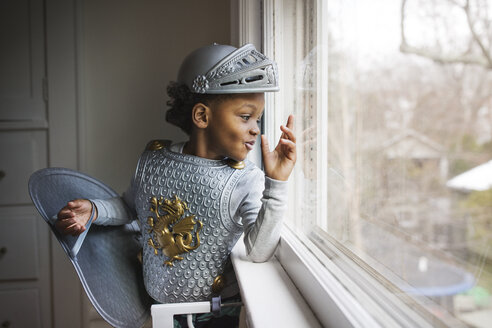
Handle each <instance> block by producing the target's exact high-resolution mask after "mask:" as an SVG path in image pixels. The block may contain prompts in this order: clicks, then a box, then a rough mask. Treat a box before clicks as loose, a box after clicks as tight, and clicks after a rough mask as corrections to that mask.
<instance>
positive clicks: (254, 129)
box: [249, 124, 260, 136]
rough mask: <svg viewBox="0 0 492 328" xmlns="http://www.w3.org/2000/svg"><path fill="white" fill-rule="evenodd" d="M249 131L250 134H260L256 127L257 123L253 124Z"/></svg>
mask: <svg viewBox="0 0 492 328" xmlns="http://www.w3.org/2000/svg"><path fill="white" fill-rule="evenodd" d="M249 133H251V134H252V135H254V136H256V135H258V134H260V128H259V127H258V124H255V125H254V126H253V127H252V128H251V130H249Z"/></svg>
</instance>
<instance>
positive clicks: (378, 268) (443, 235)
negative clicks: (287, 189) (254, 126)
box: [271, 0, 492, 327]
mask: <svg viewBox="0 0 492 328" xmlns="http://www.w3.org/2000/svg"><path fill="white" fill-rule="evenodd" d="M466 4H468V6H467V5H466ZM276 10H277V12H276V13H277V14H279V12H281V14H280V15H279V16H281V19H280V18H279V17H278V16H277V17H272V18H271V19H273V20H274V23H275V24H276V25H275V31H276V32H275V33H276V34H275V58H276V59H277V61H278V62H279V65H280V72H281V74H282V81H281V82H282V91H281V93H280V94H279V95H278V96H277V97H276V101H275V102H276V108H277V112H276V118H277V119H278V122H277V123H278V124H281V123H282V120H284V119H285V117H286V116H287V115H288V114H289V113H294V114H295V116H296V131H297V136H298V151H299V158H298V164H297V166H296V170H295V174H294V176H293V177H292V178H291V182H292V183H291V189H292V190H291V195H292V197H293V199H292V200H291V201H290V202H289V206H291V208H290V211H289V213H291V214H292V215H291V217H290V218H289V224H290V225H291V226H292V227H294V229H297V231H299V232H302V233H305V234H306V235H308V236H309V235H310V236H315V237H316V238H315V239H318V238H320V236H321V237H323V236H326V237H327V239H330V240H331V239H333V240H334V241H335V242H336V243H337V245H341V246H343V247H344V248H345V249H346V250H348V253H350V254H352V256H353V257H354V258H357V261H359V260H362V261H363V263H365V265H368V266H369V267H370V268H371V270H375V272H377V273H378V275H380V279H381V280H384V281H389V282H391V283H392V284H393V286H396V287H397V290H399V291H403V292H404V293H406V295H411V296H412V297H413V298H414V299H416V300H418V301H419V302H421V303H422V304H425V305H426V307H427V309H428V310H429V311H430V312H431V313H432V314H433V315H435V316H437V317H438V318H441V319H443V320H444V321H445V322H448V323H449V322H455V323H459V322H463V323H464V324H466V325H469V326H476V327H485V326H487V325H488V324H489V322H490V320H492V298H491V296H490V294H491V293H492V249H491V248H492V2H491V1H487V0H482V1H480V0H475V1H469V2H468V1H451V0H434V1H424V0H407V1H394V0H378V1H367V0H365V1H364V0H330V1H314V0H313V1H307V0H306V1H301V0H289V1H282V5H281V6H278V7H276ZM381 277H382V278H381Z"/></svg>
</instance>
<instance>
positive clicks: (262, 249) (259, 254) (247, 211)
mask: <svg viewBox="0 0 492 328" xmlns="http://www.w3.org/2000/svg"><path fill="white" fill-rule="evenodd" d="M293 128H294V116H292V115H289V118H288V119H287V124H286V125H285V126H280V130H281V131H282V135H281V137H280V140H279V142H278V144H277V146H276V147H275V149H274V150H273V151H271V152H270V149H269V145H268V140H267V139H266V137H265V136H261V153H262V158H263V165H264V168H265V174H266V177H265V184H264V188H265V189H264V190H263V197H261V195H255V194H254V191H253V193H249V197H248V198H249V199H251V201H250V202H248V201H247V200H245V202H244V204H243V205H242V206H241V207H242V208H241V209H240V210H242V212H243V213H242V214H241V217H242V218H243V224H244V227H245V237H244V242H245V244H246V251H247V252H248V255H249V257H250V258H251V260H252V261H254V262H264V261H266V260H268V259H269V258H270V257H271V256H272V255H273V253H274V252H275V248H276V247H277V244H278V241H279V239H280V231H281V229H282V217H283V215H284V212H285V207H286V202H287V180H288V178H289V176H290V173H291V172H292V169H293V168H294V164H295V162H296V158H297V151H296V137H295V135H294V131H293ZM253 181H255V180H253ZM256 181H257V179H256ZM254 189H256V190H262V189H261V187H256V188H254ZM260 197H261V207H260V209H259V211H258V206H255V199H260ZM256 213H258V214H257V217H256V220H255V216H256V215H255V214H256ZM253 220H254V221H253Z"/></svg>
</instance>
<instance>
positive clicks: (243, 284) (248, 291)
mask: <svg viewBox="0 0 492 328" xmlns="http://www.w3.org/2000/svg"><path fill="white" fill-rule="evenodd" d="M231 259H232V263H233V265H234V269H235V271H236V276H237V280H238V283H239V287H240V289H241V296H242V300H243V303H244V307H245V310H246V323H247V326H248V327H249V328H254V327H296V328H297V327H321V325H320V323H319V322H318V320H317V319H316V316H315V315H314V314H313V312H312V311H311V309H310V307H309V305H308V304H307V303H306V301H305V300H304V298H303V296H302V295H301V294H300V293H299V291H298V290H297V288H296V286H295V285H294V283H293V282H292V281H291V280H290V278H289V276H288V275H287V273H286V272H285V270H284V269H283V268H282V266H281V265H280V263H279V262H278V260H277V258H276V257H273V258H272V259H271V260H270V261H268V262H265V263H253V262H251V261H249V260H248V259H247V258H246V250H245V247H244V243H243V241H242V240H240V241H238V243H237V244H236V246H235V247H234V249H233V251H232V254H231Z"/></svg>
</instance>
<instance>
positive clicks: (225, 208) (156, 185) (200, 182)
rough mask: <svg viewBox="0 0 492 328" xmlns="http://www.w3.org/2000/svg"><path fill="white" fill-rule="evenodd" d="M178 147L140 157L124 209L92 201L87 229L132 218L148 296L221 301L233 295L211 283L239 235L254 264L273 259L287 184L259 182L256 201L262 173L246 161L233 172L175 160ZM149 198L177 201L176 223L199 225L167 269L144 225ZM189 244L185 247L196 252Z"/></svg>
mask: <svg viewBox="0 0 492 328" xmlns="http://www.w3.org/2000/svg"><path fill="white" fill-rule="evenodd" d="M182 147H183V144H176V145H172V146H171V147H170V148H169V149H167V148H163V149H159V150H147V151H145V152H144V154H143V155H142V157H141V158H140V160H139V164H138V167H137V170H136V174H135V178H134V180H133V183H132V185H131V187H130V189H129V190H128V191H127V192H126V193H125V195H124V198H125V200H126V203H127V204H126V205H128V208H126V209H125V204H124V203H123V201H122V200H121V199H120V198H113V199H111V200H97V199H94V200H92V201H93V202H94V203H95V204H96V206H97V208H98V213H99V217H98V218H97V220H95V221H94V224H103V225H119V224H124V223H128V222H130V221H131V219H132V218H131V215H132V213H135V212H136V214H137V216H138V220H139V221H140V224H141V231H142V237H143V238H142V242H143V247H144V250H143V272H144V282H145V286H146V289H147V292H148V293H149V295H150V296H151V297H152V298H154V299H155V300H157V301H159V302H162V303H173V302H191V301H203V300H209V299H211V297H212V296H213V295H214V294H215V295H216V294H221V295H222V296H223V297H228V296H232V295H233V294H234V293H235V292H237V289H235V286H234V284H233V283H234V282H233V281H228V282H227V284H228V285H229V288H228V289H226V290H224V292H222V293H221V290H220V287H217V286H216V285H217V284H214V282H217V279H219V280H220V279H222V278H223V277H224V276H223V275H224V269H225V265H226V263H227V261H228V258H229V254H230V252H231V250H232V248H233V246H234V245H235V243H236V242H237V240H238V238H239V237H240V235H241V234H242V232H243V230H244V231H245V239H244V240H245V243H246V247H247V250H248V252H249V253H250V254H251V253H252V255H253V260H257V261H265V260H267V259H268V258H269V257H270V256H271V255H272V254H273V251H274V250H275V247H276V244H277V242H278V239H279V236H280V228H281V217H282V214H283V213H282V212H283V208H284V204H285V202H284V199H283V198H284V197H285V196H286V194H287V192H286V190H285V188H286V182H284V181H276V180H272V179H269V178H266V179H267V181H266V186H267V188H266V189H265V192H264V196H263V199H261V198H262V197H261V193H262V191H263V188H264V185H265V180H264V179H265V178H264V174H263V172H262V171H260V170H259V169H258V168H257V167H256V166H255V165H254V164H253V163H251V162H250V161H246V165H245V167H244V169H234V168H231V167H230V166H229V165H227V161H224V160H209V159H205V158H200V157H196V156H192V155H185V154H182V153H181V149H182ZM153 197H156V199H157V198H160V197H162V199H163V200H168V201H172V200H173V199H174V198H175V197H177V198H178V199H180V200H183V201H184V202H185V203H186V204H187V207H188V210H185V211H183V213H182V215H181V216H180V217H183V218H184V217H189V216H192V215H194V220H195V221H197V220H199V221H201V223H202V225H203V226H202V227H201V228H200V229H199V230H200V231H199V232H197V230H198V226H195V227H194V228H193V229H192V230H193V231H191V230H190V235H191V236H192V237H193V236H195V233H197V234H198V235H199V245H198V247H197V248H196V249H193V250H191V251H189V252H183V254H180V257H182V259H181V260H174V261H171V263H170V264H171V265H169V264H166V261H169V260H170V258H169V257H168V256H166V255H164V252H163V248H164V247H161V248H156V247H154V246H155V243H156V238H155V235H156V233H155V231H154V232H153V231H152V228H151V225H150V224H149V218H151V217H152V218H153V219H155V217H156V211H155V206H154V207H153V205H152V204H151V199H152V198H153ZM262 202H263V206H262ZM168 209H169V207H168ZM125 212H126V213H125ZM157 212H158V211H157ZM161 214H163V215H166V214H167V212H166V211H161ZM177 224H178V223H177V222H176V223H175V225H174V227H176V225H177ZM174 232H176V231H174ZM258 236H260V238H259V239H258ZM194 239H195V240H194V241H193V242H190V244H193V243H194V244H195V246H196V244H197V241H196V238H194ZM149 240H152V242H149ZM152 244H154V245H152ZM161 246H167V245H161ZM230 277H231V275H228V279H227V280H230ZM232 277H233V275H232Z"/></svg>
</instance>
